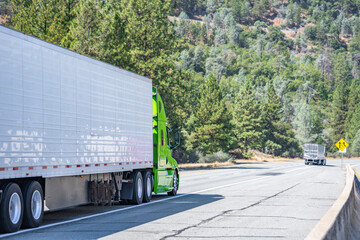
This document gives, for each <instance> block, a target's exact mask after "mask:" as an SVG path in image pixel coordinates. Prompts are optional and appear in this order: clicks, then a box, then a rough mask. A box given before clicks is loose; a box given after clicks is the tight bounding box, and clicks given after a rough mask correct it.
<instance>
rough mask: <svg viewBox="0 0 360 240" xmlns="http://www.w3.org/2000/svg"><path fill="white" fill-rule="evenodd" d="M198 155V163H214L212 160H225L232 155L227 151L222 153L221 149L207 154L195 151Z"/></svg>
mask: <svg viewBox="0 0 360 240" xmlns="http://www.w3.org/2000/svg"><path fill="white" fill-rule="evenodd" d="M197 154H198V156H199V159H198V161H197V162H198V163H214V162H226V161H231V160H232V157H231V156H230V155H229V154H228V153H224V152H223V151H219V152H216V153H213V154H209V155H205V156H204V155H202V154H201V153H197Z"/></svg>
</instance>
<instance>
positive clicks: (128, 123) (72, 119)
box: [0, 26, 179, 232]
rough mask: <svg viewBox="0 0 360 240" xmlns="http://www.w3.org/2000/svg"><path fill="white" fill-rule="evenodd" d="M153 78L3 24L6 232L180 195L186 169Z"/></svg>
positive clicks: (0, 221) (0, 139) (2, 218)
mask: <svg viewBox="0 0 360 240" xmlns="http://www.w3.org/2000/svg"><path fill="white" fill-rule="evenodd" d="M171 148H172V146H170V143H169V128H168V127H167V126H166V114H165V109H164V106H163V103H162V100H161V97H160V95H159V94H158V92H157V91H156V89H155V88H153V87H152V81H151V80H150V79H148V78H146V77H143V76H140V75H137V74H135V73H132V72H129V71H125V70H122V69H120V68H117V67H115V66H112V65H109V64H106V63H104V62H101V61H97V60H95V59H92V58H90V57H87V56H83V55H80V54H78V53H76V52H73V51H70V50H67V49H64V48H62V47H59V46H56V45H53V44H51V43H48V42H45V41H42V40H40V39H38V38H35V37H31V36H28V35H26V34H23V33H21V32H17V31H14V30H12V29H9V28H5V27H2V26H0V230H1V231H2V232H14V231H17V230H18V229H19V228H20V227H21V226H24V227H37V226H39V225H40V224H41V222H42V218H43V212H44V210H56V209H61V208H65V207H69V206H74V205H80V204H87V203H96V204H106V203H110V202H113V201H120V200H121V199H126V200H130V201H132V202H133V203H135V204H140V203H141V202H148V201H150V199H151V195H152V192H155V193H160V192H168V194H170V195H175V194H176V192H177V189H178V184H179V180H178V179H179V177H178V166H177V163H176V161H175V159H174V158H172V157H171Z"/></svg>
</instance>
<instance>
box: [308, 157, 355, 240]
mask: <svg viewBox="0 0 360 240" xmlns="http://www.w3.org/2000/svg"><path fill="white" fill-rule="evenodd" d="M346 169H347V174H346V185H345V188H344V190H343V192H342V193H341V195H340V197H339V198H338V199H337V200H336V202H335V203H334V205H333V206H332V207H331V208H330V210H329V211H328V212H327V213H326V214H325V216H324V217H323V218H321V220H320V221H319V222H318V224H317V225H316V226H315V228H314V229H313V230H312V231H311V232H310V234H309V235H308V236H307V237H306V240H314V239H339V240H340V239H341V240H346V239H349V240H352V239H360V181H359V179H358V178H357V177H356V176H355V173H354V170H353V169H352V168H351V167H350V165H349V164H347V165H346Z"/></svg>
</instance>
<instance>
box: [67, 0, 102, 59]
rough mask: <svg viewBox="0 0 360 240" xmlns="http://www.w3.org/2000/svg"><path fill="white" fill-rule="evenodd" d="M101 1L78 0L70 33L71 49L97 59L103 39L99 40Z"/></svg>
mask: <svg viewBox="0 0 360 240" xmlns="http://www.w3.org/2000/svg"><path fill="white" fill-rule="evenodd" d="M101 3H102V1H99V0H79V4H78V6H77V8H76V10H75V12H76V18H75V20H74V21H73V23H72V24H71V27H70V32H71V36H72V37H73V39H74V41H72V43H71V46H70V47H71V49H73V50H74V51H76V52H78V53H82V54H86V55H90V56H94V57H99V55H100V52H101V51H102V42H103V39H100V36H102V34H101V31H100V30H101V29H100V22H101V20H102V18H103V17H102V15H101V11H100V9H102V7H103V6H102V4H101Z"/></svg>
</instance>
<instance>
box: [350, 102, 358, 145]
mask: <svg viewBox="0 0 360 240" xmlns="http://www.w3.org/2000/svg"><path fill="white" fill-rule="evenodd" d="M359 129H360V103H357V106H356V109H355V111H354V112H353V114H352V115H351V120H350V126H349V130H348V131H349V132H348V133H349V138H350V140H352V139H354V138H355V134H356V133H357V132H358V131H359Z"/></svg>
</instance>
